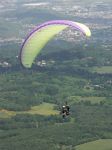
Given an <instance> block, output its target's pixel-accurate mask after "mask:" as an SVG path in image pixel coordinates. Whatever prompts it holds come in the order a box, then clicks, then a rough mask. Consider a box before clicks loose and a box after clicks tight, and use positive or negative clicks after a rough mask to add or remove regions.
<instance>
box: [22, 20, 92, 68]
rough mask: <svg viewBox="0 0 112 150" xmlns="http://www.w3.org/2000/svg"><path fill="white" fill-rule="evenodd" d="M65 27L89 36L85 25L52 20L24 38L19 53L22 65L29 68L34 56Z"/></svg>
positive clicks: (89, 33)
mask: <svg viewBox="0 0 112 150" xmlns="http://www.w3.org/2000/svg"><path fill="white" fill-rule="evenodd" d="M67 27H71V28H73V29H75V30H79V31H80V32H82V33H83V34H84V35H85V36H87V37H90V36H91V31H90V29H89V28H88V27H87V26H86V25H84V24H81V23H78V22H73V21H69V20H53V21H48V22H45V23H43V24H41V25H39V26H37V27H36V29H34V30H33V31H32V32H31V33H30V34H29V35H28V36H27V37H26V39H25V41H24V43H23V45H22V48H21V52H20V59H21V63H22V65H23V66H24V67H26V68H31V67H32V64H33V61H34V60H35V58H36V56H37V55H38V54H39V52H40V51H41V50H42V49H43V47H44V46H45V45H46V44H47V42H48V41H49V40H50V39H52V38H53V37H54V36H55V35H56V34H58V33H59V32H61V31H62V30H64V29H66V28H67Z"/></svg>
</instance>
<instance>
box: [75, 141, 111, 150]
mask: <svg viewBox="0 0 112 150" xmlns="http://www.w3.org/2000/svg"><path fill="white" fill-rule="evenodd" d="M76 150H112V139H103V140H102V139H101V140H97V141H93V142H88V143H85V144H81V145H78V146H76Z"/></svg>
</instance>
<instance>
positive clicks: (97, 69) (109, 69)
mask: <svg viewBox="0 0 112 150" xmlns="http://www.w3.org/2000/svg"><path fill="white" fill-rule="evenodd" d="M92 71H93V72H97V73H100V74H102V73H112V66H103V67H93V68H92Z"/></svg>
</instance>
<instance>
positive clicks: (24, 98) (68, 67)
mask: <svg viewBox="0 0 112 150" xmlns="http://www.w3.org/2000/svg"><path fill="white" fill-rule="evenodd" d="M61 42H62V43H64V41H61ZM46 49H47V50H43V51H42V53H41V54H40V55H39V57H38V58H37V59H36V60H35V63H34V65H33V67H32V68H31V69H25V68H23V67H22V66H21V63H20V61H19V58H18V57H16V56H18V50H19V44H11V43H7V44H5V45H2V46H1V47H0V53H1V55H0V149H1V150H13V149H14V150H19V149H21V150H31V149H33V150H37V149H38V150H45V149H49V150H58V149H59V150H69V149H70V150H75V149H76V150H77V145H80V144H83V143H87V142H91V141H95V140H99V139H105V140H106V139H112V72H106V69H105V67H111V65H112V59H111V58H112V53H111V51H108V53H106V49H105V48H104V47H102V46H100V45H98V44H96V45H94V46H93V45H92V44H91V45H89V46H86V47H83V46H82V45H75V47H74V46H73V45H71V47H70V48H69V49H68V48H67V47H66V49H63V48H62V47H60V48H59V45H57V44H56V43H55V46H53V45H52V46H49V45H48V46H47V48H46ZM57 49H60V50H57ZM99 58H100V59H99ZM43 60H44V62H45V65H44V66H43V65H41V64H42V61H43ZM4 62H7V63H8V64H10V65H6V66H4ZM102 67H104V70H103V69H102V70H103V71H102V72H99V69H101V68H102ZM66 101H67V102H68V104H69V105H70V116H69V117H67V118H66V119H65V120H63V119H62V116H61V115H60V110H61V107H62V105H64V104H65V102H66ZM41 109H42V110H43V112H42V111H40V110H41Z"/></svg>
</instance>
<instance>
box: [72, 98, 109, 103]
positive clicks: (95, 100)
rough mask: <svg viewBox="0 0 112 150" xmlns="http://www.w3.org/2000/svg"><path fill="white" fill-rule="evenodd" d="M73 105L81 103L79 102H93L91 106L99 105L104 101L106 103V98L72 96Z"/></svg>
mask: <svg viewBox="0 0 112 150" xmlns="http://www.w3.org/2000/svg"><path fill="white" fill-rule="evenodd" d="M70 100H71V103H74V102H75V103H79V102H87V101H89V102H91V104H99V103H100V102H102V101H105V100H106V98H105V97H97V96H88V97H87V96H84V97H82V96H71V97H70Z"/></svg>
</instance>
